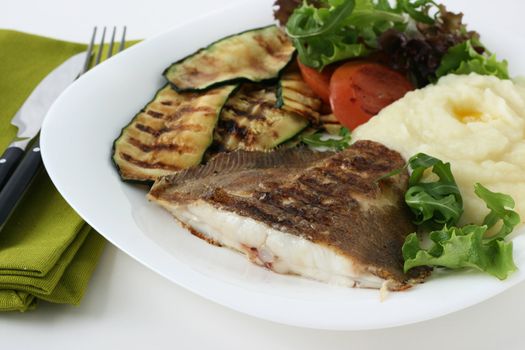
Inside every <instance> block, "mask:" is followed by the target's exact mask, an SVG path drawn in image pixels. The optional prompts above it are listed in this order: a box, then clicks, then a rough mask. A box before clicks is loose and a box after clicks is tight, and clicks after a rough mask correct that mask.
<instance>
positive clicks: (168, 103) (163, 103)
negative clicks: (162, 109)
mask: <svg viewBox="0 0 525 350" xmlns="http://www.w3.org/2000/svg"><path fill="white" fill-rule="evenodd" d="M160 104H161V105H164V106H171V105H173V103H172V102H171V101H160Z"/></svg>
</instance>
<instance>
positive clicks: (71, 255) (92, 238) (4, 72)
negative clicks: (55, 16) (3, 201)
mask: <svg viewBox="0 0 525 350" xmlns="http://www.w3.org/2000/svg"><path fill="white" fill-rule="evenodd" d="M88 34H89V33H88ZM84 50H86V45H83V44H76V43H70V42H65V41H59V40H54V39H49V38H43V37H39V36H35V35H30V34H25V33H20V32H16V31H10V30H0V151H2V152H3V150H4V149H5V148H6V147H7V146H8V145H9V144H10V143H11V141H12V140H13V139H14V138H15V137H16V128H15V127H14V126H12V125H11V124H10V121H11V119H12V117H13V116H14V115H15V113H16V112H17V111H18V109H19V108H20V106H21V105H22V104H23V103H24V101H25V100H26V98H27V97H28V96H29V94H30V93H31V91H32V90H33V89H34V88H35V87H36V85H37V84H38V83H39V82H40V80H42V79H43V78H44V77H45V76H46V75H47V74H48V73H49V72H50V71H51V70H53V68H55V67H56V66H58V65H59V64H60V63H62V62H63V61H65V60H66V59H67V58H68V57H70V56H72V55H74V54H76V53H78V52H81V51H84ZM104 244H105V240H104V239H103V238H102V237H101V236H100V235H99V234H98V233H97V232H96V231H94V230H93V229H91V227H90V226H88V225H87V224H86V223H85V222H84V221H83V220H82V219H81V218H80V216H78V214H77V213H75V211H74V210H73V209H72V208H71V207H69V205H68V204H67V203H66V202H65V200H64V199H63V198H62V197H61V196H60V194H59V193H58V192H57V190H56V189H55V187H54V186H53V184H52V182H51V180H50V179H49V177H48V176H47V174H46V172H45V171H42V172H41V173H40V174H38V175H37V177H36V178H35V181H33V183H32V184H31V187H30V188H29V190H28V192H27V193H26V195H25V196H24V198H23V200H22V201H21V202H20V204H19V206H18V207H17V208H16V211H15V212H14V213H13V215H12V216H11V218H10V219H9V221H8V222H7V223H6V225H5V226H4V228H3V229H2V231H1V232H0V311H14V310H19V311H26V310H30V309H33V308H35V306H36V304H37V300H38V299H42V300H46V301H49V302H54V303H66V304H74V305H77V304H79V303H80V300H81V298H82V296H83V294H84V292H85V290H86V287H87V284H88V281H89V279H90V277H91V275H92V273H93V271H94V269H95V266H96V264H97V261H98V260H99V257H100V254H101V253H102V250H103V248H104Z"/></svg>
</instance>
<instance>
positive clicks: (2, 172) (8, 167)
mask: <svg viewBox="0 0 525 350" xmlns="http://www.w3.org/2000/svg"><path fill="white" fill-rule="evenodd" d="M23 155H24V150H23V149H22V148H19V147H14V146H13V147H8V148H7V149H6V150H5V151H4V154H2V155H1V156H0V190H2V188H3V187H4V185H5V183H6V182H7V180H8V179H9V176H11V173H12V172H13V170H15V168H16V166H17V165H18V162H20V159H22V156H23Z"/></svg>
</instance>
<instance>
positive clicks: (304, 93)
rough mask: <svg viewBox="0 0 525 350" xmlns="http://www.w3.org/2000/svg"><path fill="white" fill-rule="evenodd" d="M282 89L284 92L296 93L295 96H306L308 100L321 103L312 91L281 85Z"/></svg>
mask: <svg viewBox="0 0 525 350" xmlns="http://www.w3.org/2000/svg"><path fill="white" fill-rule="evenodd" d="M283 88H284V89H286V90H290V91H293V92H295V93H297V94H299V95H301V96H306V97H308V98H311V99H314V100H315V101H316V102H318V103H321V101H320V100H319V98H318V97H317V96H316V95H315V94H314V93H313V92H312V91H308V90H306V89H300V88H293V87H291V86H289V85H288V84H285V85H283ZM285 98H287V97H285Z"/></svg>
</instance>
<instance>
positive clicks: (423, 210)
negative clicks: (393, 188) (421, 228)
mask: <svg viewBox="0 0 525 350" xmlns="http://www.w3.org/2000/svg"><path fill="white" fill-rule="evenodd" d="M408 166H409V167H410V169H411V170H412V174H411V175H410V179H409V188H408V190H407V192H406V193H405V202H406V204H407V205H408V207H409V208H410V210H411V211H412V213H414V215H415V217H416V219H415V221H414V223H415V224H417V225H422V224H430V225H431V226H436V225H438V226H439V227H442V226H443V225H449V226H450V225H455V224H456V223H457V222H458V221H459V218H460V217H461V214H463V200H462V198H461V194H460V192H459V188H458V185H457V184H456V181H455V180H454V176H453V175H452V172H451V170H450V163H443V162H442V161H441V160H439V159H437V158H434V157H431V156H429V155H426V154H424V153H419V154H416V155H415V156H413V157H412V158H410V160H409V161H408ZM426 171H432V173H434V174H435V175H436V176H437V177H438V179H437V180H436V181H432V182H428V181H422V180H423V174H424V173H425V172H426Z"/></svg>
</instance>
